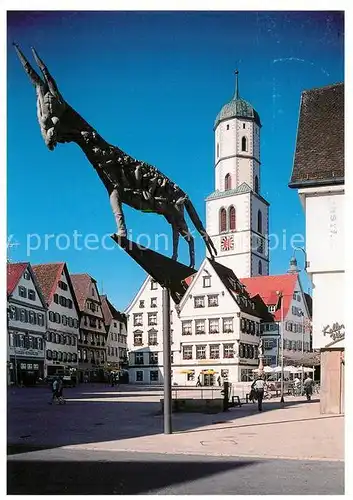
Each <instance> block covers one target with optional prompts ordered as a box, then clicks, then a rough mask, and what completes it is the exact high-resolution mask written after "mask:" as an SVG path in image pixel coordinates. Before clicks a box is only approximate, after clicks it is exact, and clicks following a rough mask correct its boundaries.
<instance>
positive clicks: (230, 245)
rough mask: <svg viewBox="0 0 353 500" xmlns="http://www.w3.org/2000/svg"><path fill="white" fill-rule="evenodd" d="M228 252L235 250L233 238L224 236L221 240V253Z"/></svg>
mask: <svg viewBox="0 0 353 500" xmlns="http://www.w3.org/2000/svg"><path fill="white" fill-rule="evenodd" d="M228 250H234V239H233V236H222V238H221V251H222V252H227V251H228Z"/></svg>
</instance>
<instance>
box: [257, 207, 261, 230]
mask: <svg viewBox="0 0 353 500" xmlns="http://www.w3.org/2000/svg"><path fill="white" fill-rule="evenodd" d="M257 232H258V233H262V212H261V210H258V211H257Z"/></svg>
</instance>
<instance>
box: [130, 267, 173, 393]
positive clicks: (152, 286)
mask: <svg viewBox="0 0 353 500" xmlns="http://www.w3.org/2000/svg"><path fill="white" fill-rule="evenodd" d="M125 313H126V315H127V318H128V323H127V325H128V350H129V367H130V368H129V380H130V382H131V383H133V384H134V383H141V384H161V383H162V382H163V328H162V325H163V303H162V287H161V286H160V285H159V284H158V283H157V282H156V281H154V280H153V279H152V278H151V277H150V276H148V277H147V278H146V280H145V281H144V283H143V285H142V286H141V288H140V290H139V291H138V293H137V295H136V296H135V298H134V299H133V300H132V302H131V304H130V305H129V306H128V308H127V309H126V311H125ZM171 321H172V325H171V330H172V332H171V335H172V344H171V347H172V360H173V356H174V354H175V350H176V349H177V348H178V347H177V344H176V343H175V341H174V336H175V331H177V330H180V320H179V318H178V317H177V314H176V312H175V305H174V303H173V301H172V300H171Z"/></svg>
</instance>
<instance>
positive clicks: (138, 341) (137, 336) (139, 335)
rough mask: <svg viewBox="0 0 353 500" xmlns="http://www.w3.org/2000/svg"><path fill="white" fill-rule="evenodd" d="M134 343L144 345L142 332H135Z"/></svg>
mask: <svg viewBox="0 0 353 500" xmlns="http://www.w3.org/2000/svg"><path fill="white" fill-rule="evenodd" d="M134 345H142V332H134Z"/></svg>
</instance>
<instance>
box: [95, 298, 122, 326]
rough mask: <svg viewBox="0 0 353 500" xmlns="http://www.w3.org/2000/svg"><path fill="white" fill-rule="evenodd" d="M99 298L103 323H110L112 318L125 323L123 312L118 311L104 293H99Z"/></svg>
mask: <svg viewBox="0 0 353 500" xmlns="http://www.w3.org/2000/svg"><path fill="white" fill-rule="evenodd" d="M100 299H101V303H102V312H103V317H104V324H105V325H110V323H111V321H112V319H116V320H117V321H123V322H124V323H126V316H125V314H122V313H121V312H120V311H118V310H117V309H115V307H114V306H113V304H112V303H111V302H110V301H109V299H108V298H107V296H106V295H100Z"/></svg>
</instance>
